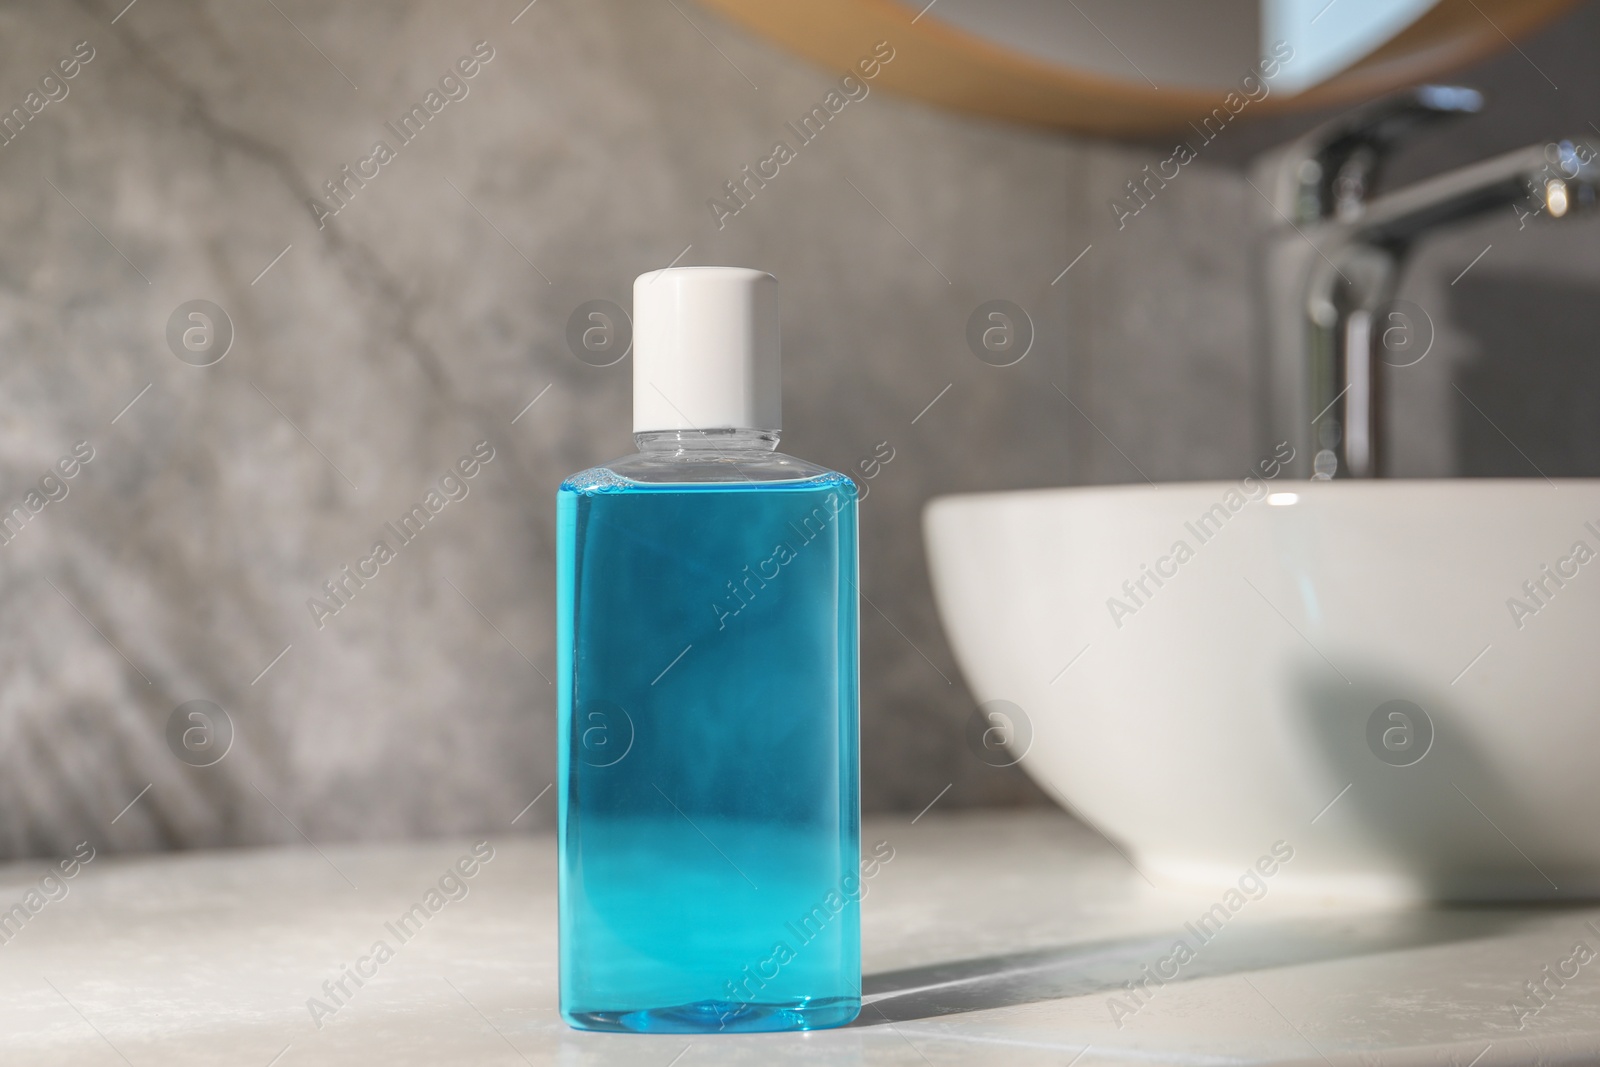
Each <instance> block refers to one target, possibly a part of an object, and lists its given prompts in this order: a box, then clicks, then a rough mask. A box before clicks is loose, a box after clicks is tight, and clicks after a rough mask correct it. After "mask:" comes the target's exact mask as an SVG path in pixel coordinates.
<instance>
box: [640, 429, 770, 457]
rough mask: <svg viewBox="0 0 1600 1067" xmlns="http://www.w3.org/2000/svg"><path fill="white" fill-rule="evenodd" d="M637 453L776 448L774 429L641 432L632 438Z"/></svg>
mask: <svg viewBox="0 0 1600 1067" xmlns="http://www.w3.org/2000/svg"><path fill="white" fill-rule="evenodd" d="M633 443H634V444H635V445H636V446H638V449H639V451H640V452H646V453H650V454H661V453H666V454H682V453H703V454H706V455H725V454H728V453H735V452H756V453H760V452H771V451H773V450H774V449H776V448H777V447H778V432H777V431H776V430H746V429H716V430H644V431H642V432H639V433H636V434H634V435H633Z"/></svg>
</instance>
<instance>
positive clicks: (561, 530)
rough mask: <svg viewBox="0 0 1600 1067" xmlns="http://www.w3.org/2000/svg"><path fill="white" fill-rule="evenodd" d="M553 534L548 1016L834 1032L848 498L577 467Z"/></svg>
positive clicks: (773, 485) (851, 920)
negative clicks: (556, 728) (555, 803)
mask: <svg viewBox="0 0 1600 1067" xmlns="http://www.w3.org/2000/svg"><path fill="white" fill-rule="evenodd" d="M597 474H598V475H600V476H599V477H596V475H597ZM557 524H558V550H557V556H558V569H559V577H558V599H559V608H558V611H559V617H558V646H559V647H558V657H559V662H558V670H559V671H560V680H559V686H560V723H561V727H560V728H561V730H562V745H561V756H560V775H561V777H560V788H561V812H560V858H559V866H560V900H561V906H560V912H561V915H560V919H561V1012H562V1015H563V1017H564V1018H565V1019H566V1020H567V1021H568V1022H569V1023H570V1024H572V1025H573V1026H576V1027H580V1028H583V1029H591V1030H630V1031H641V1032H654V1033H672V1032H676V1033H700V1032H707V1031H711V1032H716V1031H754V1030H808V1029H816V1028H821V1027H829V1026H841V1025H843V1024H845V1023H847V1022H849V1021H850V1020H851V1019H853V1018H855V1016H856V1014H857V1012H858V1011H859V1010H860V989H861V933H860V903H859V900H858V897H859V894H860V892H861V886H860V883H859V881H858V878H859V875H860V870H859V868H858V864H859V860H860V857H859V853H860V826H859V814H858V810H859V800H858V781H857V747H858V742H857V736H858V735H857V730H858V726H857V665H856V657H857V639H856V627H857V618H856V590H855V581H856V498H855V488H854V486H853V485H852V484H851V482H850V480H849V479H848V478H846V477H844V476H843V475H839V474H827V475H821V476H817V477H812V478H808V479H805V480H800V481H787V482H784V481H774V482H760V483H749V482H738V483H728V482H719V483H710V484H688V485H686V484H650V483H641V482H629V481H624V480H621V479H617V478H615V476H610V477H607V476H606V472H604V471H591V472H585V473H584V474H583V475H579V476H575V477H574V478H573V479H569V480H568V481H567V482H565V483H563V485H562V487H561V490H560V493H559V496H558V506H557ZM747 568H748V569H747Z"/></svg>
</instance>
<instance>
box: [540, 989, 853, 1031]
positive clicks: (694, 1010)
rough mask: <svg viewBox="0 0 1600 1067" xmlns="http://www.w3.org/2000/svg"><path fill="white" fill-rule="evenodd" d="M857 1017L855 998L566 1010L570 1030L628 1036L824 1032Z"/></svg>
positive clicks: (701, 1002)
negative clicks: (794, 1031)
mask: <svg viewBox="0 0 1600 1067" xmlns="http://www.w3.org/2000/svg"><path fill="white" fill-rule="evenodd" d="M860 1013H861V1001H860V1000H859V999H858V998H856V997H822V998H818V999H810V998H806V999H803V1000H795V1001H786V1002H781V1003H771V1004H764V1003H747V1002H745V1001H729V1000H702V1001H696V1002H695V1003H693V1004H677V1005H673V1006H671V1007H665V1008H641V1009H637V1010H633V1011H565V1010H563V1011H562V1013H561V1016H562V1018H564V1019H566V1021H567V1024H568V1025H569V1026H572V1027H575V1028H577V1029H579V1030H603V1031H609V1032H612V1033H629V1034H716V1033H725V1034H756V1033H772V1032H775V1031H784V1030H827V1029H830V1028H832V1027H836V1026H844V1025H845V1024H847V1023H849V1022H851V1021H852V1020H854V1019H855V1017H856V1016H857V1015H859V1014H860Z"/></svg>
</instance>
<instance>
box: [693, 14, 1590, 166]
mask: <svg viewBox="0 0 1600 1067" xmlns="http://www.w3.org/2000/svg"><path fill="white" fill-rule="evenodd" d="M699 2H700V4H701V6H702V7H706V8H709V9H711V10H713V11H716V12H719V13H720V14H722V15H724V16H726V17H727V18H728V19H729V20H731V21H733V22H735V23H737V24H739V25H742V26H744V27H746V28H747V29H749V30H752V31H753V32H755V33H757V34H759V35H760V36H762V37H765V38H767V39H768V40H771V41H773V42H775V43H777V44H779V45H781V46H783V47H784V48H786V49H788V50H789V51H792V52H794V53H796V54H798V55H801V56H804V57H806V58H807V59H810V60H813V61H815V62H817V63H819V64H821V65H823V66H825V67H830V68H833V69H835V70H839V71H848V70H850V69H851V67H852V66H853V65H854V64H855V62H856V61H857V60H858V59H860V58H861V57H862V56H864V55H867V54H868V53H870V52H871V50H872V45H873V44H874V43H875V42H877V41H885V40H886V41H889V42H890V44H891V45H893V47H894V49H895V52H896V56H895V60H894V62H893V63H891V64H888V65H886V66H884V67H883V68H882V71H881V73H880V74H879V76H878V78H877V79H876V84H877V85H881V86H883V87H885V88H888V89H891V90H893V91H896V92H900V93H904V94H906V95H908V96H913V97H916V98H918V99H920V100H924V101H927V102H928V103H932V104H937V105H939V106H941V107H946V108H951V109H954V110H957V111H965V112H968V113H971V114H975V115H985V116H988V117H991V118H1000V119H1009V120H1012V121H1015V122H1024V123H1031V124H1035V125H1042V126H1050V127H1054V128H1057V129H1062V130H1069V131H1073V132H1076V133H1087V134H1097V135H1101V136H1112V137H1115V136H1123V137H1134V136H1143V135H1149V134H1155V133H1162V132H1165V131H1168V130H1174V129H1177V128H1179V127H1181V126H1182V125H1183V124H1184V123H1186V122H1188V121H1189V120H1191V119H1193V118H1194V117H1195V116H1196V115H1202V114H1205V113H1207V112H1209V111H1210V110H1211V109H1212V108H1214V107H1216V106H1218V104H1219V102H1220V101H1221V98H1222V97H1223V96H1225V95H1226V94H1227V92H1228V87H1226V86H1218V87H1217V88H1216V89H1194V88H1176V87H1175V88H1163V89H1159V90H1157V89H1152V88H1151V87H1150V86H1149V85H1148V84H1146V83H1144V82H1136V81H1119V80H1116V79H1111V78H1105V77H1102V76H1100V75H1090V74H1084V73H1080V72H1076V71H1073V70H1070V69H1067V68H1063V67H1055V66H1052V65H1050V64H1048V63H1046V62H1043V61H1042V60H1039V59H1036V58H1034V57H1032V56H1028V55H1024V54H1022V53H1019V52H1016V51H1013V50H1012V49H1009V48H1006V47H1004V46H1001V45H996V44H993V43H991V42H989V41H986V40H984V39H982V38H980V37H977V36H974V35H972V34H969V33H967V32H965V31H963V30H959V29H956V28H954V27H952V26H950V25H948V24H946V23H943V22H940V21H939V20H938V19H937V18H936V17H935V16H934V13H927V14H926V15H922V14H921V13H922V12H923V11H924V10H925V9H923V8H921V7H920V6H918V7H914V6H911V5H910V4H907V3H903V2H901V0H699ZM1576 3H1577V0H1439V3H1437V4H1435V5H1434V6H1433V7H1432V8H1430V9H1429V10H1428V11H1427V12H1426V13H1425V14H1423V15H1422V16H1421V17H1420V18H1418V19H1417V20H1416V21H1415V22H1413V23H1412V24H1411V25H1410V26H1407V27H1406V28H1405V29H1404V30H1402V31H1400V33H1398V34H1396V35H1395V36H1394V37H1393V38H1391V39H1390V40H1389V41H1388V42H1387V43H1385V44H1384V45H1382V46H1381V47H1379V48H1378V49H1377V50H1375V51H1374V52H1372V53H1370V54H1369V55H1368V56H1367V57H1366V58H1365V59H1363V60H1361V61H1360V62H1359V63H1356V64H1355V65H1354V66H1352V67H1350V68H1348V69H1347V70H1345V71H1343V72H1342V73H1340V74H1338V75H1336V76H1334V77H1333V78H1330V79H1329V80H1328V81H1325V82H1323V83H1321V84H1319V85H1316V86H1313V87H1312V88H1310V89H1307V90H1306V91H1305V92H1302V93H1299V94H1297V95H1294V96H1289V95H1287V94H1284V93H1273V94H1272V95H1270V96H1268V97H1266V98H1265V99H1263V100H1261V101H1260V103H1258V104H1252V107H1251V110H1252V112H1253V113H1255V114H1268V113H1275V112H1284V111H1299V110H1309V109H1312V108H1318V107H1327V106H1331V105H1338V104H1348V103H1351V102H1354V101H1359V100H1366V99H1370V98H1372V97H1375V96H1380V95H1382V94H1383V93H1386V92H1389V91H1391V90H1393V89H1398V88H1401V87H1402V86H1406V85H1414V84H1416V83H1418V82H1425V81H1429V80H1431V79H1435V78H1438V77H1440V76H1441V75H1443V74H1446V73H1447V72H1449V71H1451V70H1455V69H1458V68H1460V67H1463V66H1466V65H1468V64H1470V63H1471V62H1473V61H1474V60H1476V59H1479V58H1481V57H1483V56H1486V55H1488V54H1490V53H1492V52H1495V51H1498V50H1499V49H1502V48H1505V47H1507V46H1510V45H1511V42H1512V41H1514V40H1515V39H1516V38H1518V37H1523V36H1525V35H1527V34H1529V33H1531V32H1532V31H1534V30H1536V29H1538V28H1539V27H1541V26H1543V25H1545V24H1546V23H1548V22H1550V21H1551V20H1553V19H1554V18H1556V17H1557V16H1558V15H1561V14H1563V13H1564V12H1566V11H1568V10H1569V9H1571V8H1572V7H1574V6H1575V5H1576ZM919 16H920V17H919ZM1239 73H1240V75H1241V76H1243V75H1244V74H1245V73H1246V72H1245V71H1240V72H1239Z"/></svg>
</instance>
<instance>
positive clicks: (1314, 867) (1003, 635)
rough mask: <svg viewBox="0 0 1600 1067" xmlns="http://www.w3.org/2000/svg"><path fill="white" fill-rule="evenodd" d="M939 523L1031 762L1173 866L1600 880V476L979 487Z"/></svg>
mask: <svg viewBox="0 0 1600 1067" xmlns="http://www.w3.org/2000/svg"><path fill="white" fill-rule="evenodd" d="M1269 488H1270V493H1269V492H1268V491H1267V490H1268V489H1269ZM1230 494H1232V495H1230ZM1252 495H1253V496H1254V497H1255V499H1250V497H1251V496H1252ZM1219 505H1220V506H1219ZM1230 505H1231V506H1230ZM1208 514H1209V515H1211V518H1210V519H1209V520H1208V521H1207V522H1206V523H1205V525H1203V526H1202V525H1201V523H1200V519H1201V517H1202V516H1205V515H1208ZM924 531H925V534H926V537H927V542H928V551H929V557H930V566H931V569H932V572H933V583H934V588H935V591H936V595H937V599H938V604H939V611H940V614H941V617H942V619H943V621H944V625H945V628H946V631H947V632H948V634H949V636H950V639H951V641H952V643H953V645H954V647H955V651H956V655H957V657H958V659H959V661H960V664H961V667H962V670H963V672H964V673H965V675H966V677H967V680H968V682H969V684H970V686H971V688H972V690H973V692H974V695H975V696H976V697H977V699H978V700H979V701H980V702H987V701H991V700H1003V701H1010V702H1012V703H1013V704H1015V705H1016V706H1018V707H1019V708H1020V709H1022V713H1023V714H1024V715H1025V717H1026V723H1025V724H1019V728H1018V729H1017V730H1016V731H1015V733H1014V735H1013V736H1012V737H1011V742H1010V743H1011V744H1012V745H1014V746H1016V748H1015V750H1014V751H1013V753H1012V755H1013V757H1015V756H1019V755H1020V756H1021V757H1022V758H1021V766H1022V767H1023V768H1024V769H1025V770H1026V771H1027V772H1028V773H1029V774H1030V775H1032V776H1033V777H1034V779H1036V780H1037V781H1039V782H1040V783H1041V784H1042V785H1044V786H1045V788H1046V789H1047V790H1049V791H1051V792H1053V794H1054V795H1056V796H1057V797H1058V798H1062V799H1064V801H1065V802H1066V803H1067V804H1068V805H1069V806H1070V807H1071V808H1072V809H1073V810H1075V811H1076V812H1077V813H1078V814H1080V815H1081V816H1082V817H1083V818H1085V819H1087V820H1088V821H1089V822H1090V823H1091V824H1092V825H1094V826H1095V827H1096V828H1098V829H1099V830H1100V831H1102V832H1103V833H1105V834H1106V835H1108V836H1109V837H1111V838H1112V839H1113V840H1114V841H1116V842H1118V843H1120V844H1121V845H1122V846H1124V848H1125V849H1126V851H1127V852H1128V854H1129V856H1130V858H1131V859H1132V860H1133V862H1134V863H1135V864H1136V865H1137V866H1138V867H1140V868H1141V869H1142V870H1143V871H1144V872H1145V873H1146V875H1147V876H1148V877H1151V878H1154V879H1157V880H1159V879H1162V878H1166V879H1170V880H1176V881H1183V882H1194V883H1204V884H1210V885H1223V884H1230V883H1236V882H1238V880H1239V879H1240V877H1241V875H1242V874H1243V873H1244V872H1245V871H1246V869H1247V868H1250V867H1252V866H1253V865H1254V864H1256V862H1257V861H1258V860H1259V859H1260V858H1261V857H1263V856H1267V855H1269V854H1270V853H1271V851H1272V847H1273V845H1274V844H1276V843H1278V842H1283V843H1284V845H1286V846H1287V848H1289V849H1292V850H1293V858H1292V859H1290V860H1288V861H1286V862H1283V863H1281V864H1279V865H1275V866H1276V867H1277V869H1276V870H1275V872H1274V874H1273V875H1272V876H1271V878H1270V879H1268V880H1266V882H1267V884H1269V885H1270V886H1272V887H1273V888H1274V889H1275V890H1276V889H1280V888H1282V889H1289V890H1292V891H1303V892H1309V893H1318V894H1338V895H1379V896H1387V897H1395V896H1402V897H1414V898H1424V899H1537V898H1556V899H1566V898H1575V897H1582V896H1597V895H1600V715H1597V711H1600V707H1597V705H1600V480H1559V481H1555V482H1550V481H1544V480H1528V481H1511V480H1505V481H1500V480H1495V481H1490V480H1473V481H1414V482H1406V481H1388V482H1361V483H1357V482H1332V483H1310V484H1308V483H1294V484H1285V483H1264V482H1252V483H1250V484H1249V485H1245V484H1242V483H1241V484H1238V485H1235V484H1231V483H1221V482H1218V483H1193V484H1181V485H1162V486H1154V487H1114V488H1085V489H1053V490H1040V491H1026V492H1008V493H989V494H972V495H962V496H952V497H945V498H941V499H938V500H935V501H933V502H932V503H931V504H929V505H928V508H927V511H926V513H925V515H924ZM1180 543H1181V544H1183V545H1186V546H1187V551H1184V550H1182V549H1178V548H1177V546H1178V545H1179V544H1180ZM1580 543H1581V545H1582V546H1583V547H1582V549H1581V550H1580V549H1579V548H1578V546H1579V544H1580ZM1180 556H1181V557H1183V558H1182V559H1181V561H1180V559H1179V557H1180ZM1546 567H1548V568H1549V570H1546ZM1147 568H1148V569H1147ZM1156 569H1159V570H1160V571H1161V572H1164V573H1162V574H1161V575H1159V577H1160V583H1161V584H1159V585H1158V584H1157V581H1156V579H1155V578H1153V577H1149V575H1150V574H1151V573H1152V571H1154V570H1156ZM1551 575H1554V576H1555V577H1551ZM1557 578H1559V580H1560V583H1562V584H1559V585H1558V584H1557V580H1556V579H1557ZM1141 579H1142V582H1141ZM1125 582H1126V583H1128V585H1127V586H1125V585H1124V583H1125ZM1541 582H1542V584H1543V587H1544V590H1543V591H1540V590H1539V588H1538V583H1541ZM1525 583H1535V584H1534V585H1531V586H1530V585H1525ZM1141 584H1142V586H1143V589H1142V590H1141V589H1140V585H1141ZM1530 588H1531V589H1533V590H1534V591H1535V592H1536V593H1537V596H1538V599H1535V598H1534V597H1533V596H1530V595H1529V589H1530ZM1130 589H1131V591H1132V592H1131V594H1130ZM1113 598H1115V600H1114V599H1113ZM1118 601H1120V604H1121V606H1118ZM1518 602H1520V603H1521V604H1522V605H1523V607H1522V608H1517V607H1516V603H1518ZM1069 664H1070V666H1069ZM1395 702H1403V703H1395ZM994 707H998V708H1001V709H1004V707H1005V706H1004V705H994ZM1418 709H1420V713H1419V710H1418ZM996 721H997V722H999V721H1000V720H996ZM1026 727H1031V731H1030V730H1029V729H1027V728H1026ZM1030 732H1031V739H1029V738H1028V736H1027V735H1028V734H1029V733H1030ZM1001 733H1004V731H1001ZM1430 735H1431V737H1430ZM1024 746H1025V749H1026V750H1025V752H1023V751H1022V749H1023V748H1024ZM1281 851H1282V849H1281V847H1280V852H1281Z"/></svg>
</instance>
